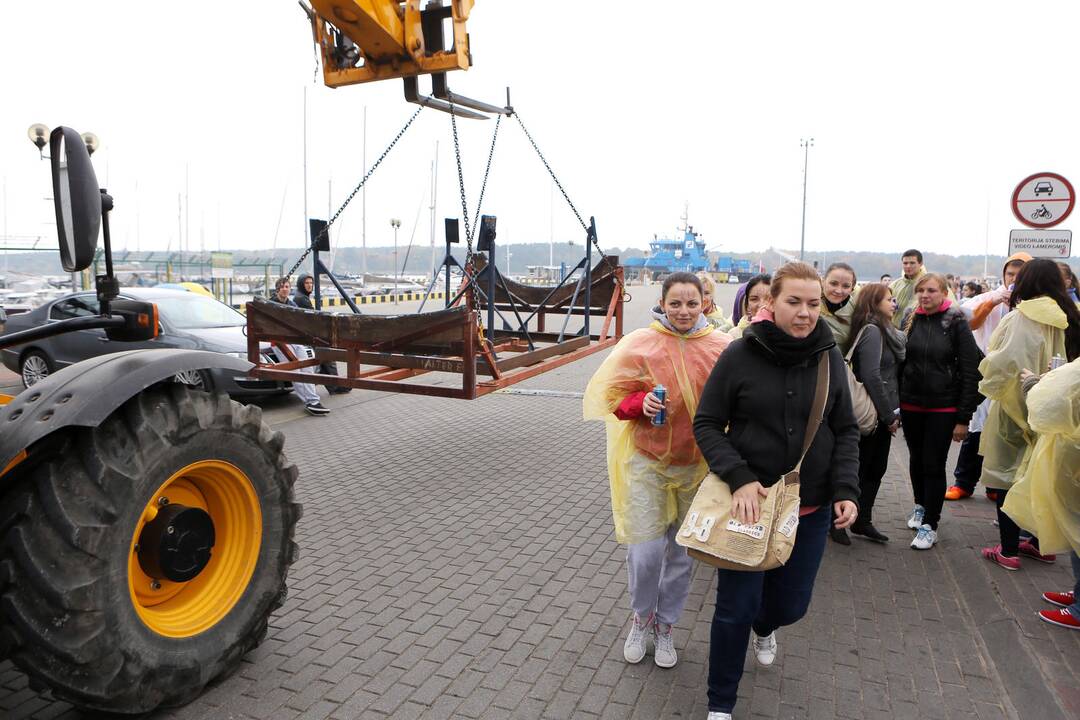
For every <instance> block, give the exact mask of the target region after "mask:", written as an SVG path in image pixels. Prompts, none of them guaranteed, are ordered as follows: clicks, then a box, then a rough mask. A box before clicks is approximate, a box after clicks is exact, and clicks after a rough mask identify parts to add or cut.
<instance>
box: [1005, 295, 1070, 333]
mask: <svg viewBox="0 0 1080 720" xmlns="http://www.w3.org/2000/svg"><path fill="white" fill-rule="evenodd" d="M1016 309H1017V310H1019V311H1020V313H1021V314H1022V315H1024V317H1026V318H1028V319H1029V320H1034V321H1035V322H1037V323H1041V324H1043V325H1050V326H1051V327H1056V328H1057V329H1059V330H1064V329H1065V328H1067V327H1069V318H1068V317H1067V316H1066V315H1065V311H1063V310H1062V309H1061V308H1060V307H1058V304H1057V302H1056V301H1055V300H1054V299H1053V298H1051V297H1046V296H1045V295H1044V296H1042V297H1037V298H1032V299H1030V300H1023V301H1021V303H1020V304H1019V305H1017V306H1016Z"/></svg>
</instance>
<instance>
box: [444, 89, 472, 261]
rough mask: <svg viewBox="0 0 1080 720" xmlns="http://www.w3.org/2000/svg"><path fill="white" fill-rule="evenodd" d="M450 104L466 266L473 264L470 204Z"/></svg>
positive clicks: (453, 113)
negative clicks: (463, 228)
mask: <svg viewBox="0 0 1080 720" xmlns="http://www.w3.org/2000/svg"><path fill="white" fill-rule="evenodd" d="M449 103H450V129H451V130H452V132H453V135H454V160H455V161H456V162H457V181H458V191H459V192H460V193H461V219H462V221H463V222H464V223H465V243H466V247H467V253H468V254H467V255H466V256H465V264H466V265H469V264H471V263H472V256H473V249H472V230H471V229H470V227H469V204H468V202H466V201H465V176H464V175H463V174H462V172H461V146H460V145H459V144H458V133H457V114H456V113H455V112H454V100H453V98H451V99H450V100H449Z"/></svg>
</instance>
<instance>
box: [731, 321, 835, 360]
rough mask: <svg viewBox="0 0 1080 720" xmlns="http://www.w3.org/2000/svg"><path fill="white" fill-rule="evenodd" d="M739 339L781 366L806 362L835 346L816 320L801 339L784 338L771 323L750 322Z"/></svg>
mask: <svg viewBox="0 0 1080 720" xmlns="http://www.w3.org/2000/svg"><path fill="white" fill-rule="evenodd" d="M743 337H744V338H747V339H748V341H749V342H750V343H751V345H753V346H757V347H758V348H760V349H761V350H762V351H763V352H764V353H765V354H766V355H768V356H769V357H771V358H772V359H773V360H774V361H775V362H776V364H777V365H780V366H781V367H791V366H792V365H800V364H803V363H807V362H809V361H810V360H812V359H813V358H815V357H817V356H818V355H819V354H820V353H822V352H825V351H827V350H829V349H830V348H831V347H833V346H834V345H836V340H835V339H834V338H833V334H832V331H831V330H830V329H829V326H828V325H827V324H825V323H824V322H822V321H821V320H818V323H817V325H815V326H814V330H813V331H812V332H811V333H810V334H809V335H807V336H806V337H804V338H797V337H793V336H791V335H788V334H787V333H786V332H784V331H783V330H781V329H780V328H778V327H777V326H776V323H774V322H772V321H771V320H762V321H760V322H756V323H751V324H750V327H748V328H746V330H745V331H744V332H743Z"/></svg>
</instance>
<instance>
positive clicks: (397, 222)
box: [390, 218, 401, 305]
mask: <svg viewBox="0 0 1080 720" xmlns="http://www.w3.org/2000/svg"><path fill="white" fill-rule="evenodd" d="M390 227H392V228H394V304H395V305H397V302H398V294H397V273H398V270H397V231H398V228H399V227H401V221H400V220H398V219H397V218H392V219H391V220H390Z"/></svg>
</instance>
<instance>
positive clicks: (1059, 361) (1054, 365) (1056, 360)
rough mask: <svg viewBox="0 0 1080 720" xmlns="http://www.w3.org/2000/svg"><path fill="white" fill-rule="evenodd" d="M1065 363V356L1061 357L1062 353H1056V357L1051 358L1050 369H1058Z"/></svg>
mask: <svg viewBox="0 0 1080 720" xmlns="http://www.w3.org/2000/svg"><path fill="white" fill-rule="evenodd" d="M1064 364H1065V358H1063V357H1061V356H1060V355H1055V356H1054V357H1052V358H1050V369H1051V370H1057V369H1058V368H1059V367H1061V366H1062V365H1064Z"/></svg>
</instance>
